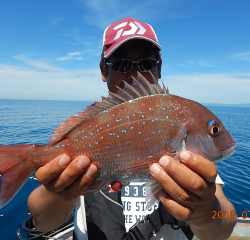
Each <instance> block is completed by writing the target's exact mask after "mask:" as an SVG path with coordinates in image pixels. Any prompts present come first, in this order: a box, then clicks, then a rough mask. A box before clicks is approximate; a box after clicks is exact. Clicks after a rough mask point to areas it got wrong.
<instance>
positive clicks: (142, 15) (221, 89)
mask: <svg viewBox="0 0 250 240" xmlns="http://www.w3.org/2000/svg"><path fill="white" fill-rule="evenodd" d="M249 9H250V1H249V0H207V1H205V0H204V1H201V0H155V1H152V0H150V1H148V0H137V1H131V0H127V1H119V0H117V1H115V0H112V1H111V0H105V1H103V0H92V1H84V0H82V1H81V0H71V1H69V0H67V1H65V0H60V1H59V0H57V1H56V0H54V1H49V0H36V1H31V0H29V1H28V0H22V1H20V0H10V1H0V16H1V21H0V52H1V53H0V84H1V87H0V99H35V100H36V99H37V100H79V101H85V100H88V101H94V100H101V98H100V96H101V95H103V96H107V88H106V85H105V83H103V82H102V80H101V75H100V71H99V61H100V52H101V48H102V35H103V31H104V29H105V28H106V27H107V26H108V25H109V24H111V23H113V22H115V21H118V20H121V19H123V18H125V17H134V18H137V19H139V20H141V21H144V22H147V23H149V24H151V25H152V26H153V28H154V29H155V32H156V34H157V36H158V39H159V43H160V44H161V45H162V47H163V50H162V59H163V68H162V81H163V82H164V84H165V85H166V86H168V87H169V90H170V93H172V94H175V95H180V96H182V97H186V98H190V99H193V100H196V101H198V102H201V103H250V40H249V39H250V14H249Z"/></svg>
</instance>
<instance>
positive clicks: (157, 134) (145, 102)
mask: <svg viewBox="0 0 250 240" xmlns="http://www.w3.org/2000/svg"><path fill="white" fill-rule="evenodd" d="M153 80H154V83H155V84H156V83H157V81H156V80H155V79H153ZM137 82H139V83H140V84H138V83H137ZM157 84H158V83H157ZM141 86H144V87H145V89H149V90H148V92H147V93H145V96H142V97H138V98H136V97H135V99H132V100H128V101H127V100H126V99H124V97H126V94H127V92H126V91H128V92H129V93H133V92H137V93H138V92H140V93H143V91H144V90H143V91H142V89H141ZM157 89H158V90H157ZM157 89H154V87H153V86H151V84H149V83H148V81H147V80H146V79H145V78H143V77H142V76H141V75H140V74H139V73H138V81H137V80H136V81H134V82H133V83H132V86H130V85H129V84H125V87H124V89H119V90H118V92H117V93H116V94H113V93H110V95H109V97H108V98H104V97H103V101H102V102H96V103H95V104H94V105H92V106H88V107H87V109H86V110H84V111H83V112H82V113H80V114H79V115H78V116H72V117H70V118H69V119H67V120H65V121H64V122H63V123H62V124H61V125H60V126H59V127H58V128H57V129H56V130H55V131H54V133H53V134H52V136H51V141H50V142H49V144H48V145H41V146H38V145H32V144H30V145H17V146H0V176H1V179H0V180H1V181H0V184H1V185H0V186H1V188H0V207H3V206H4V205H6V204H7V203H8V202H9V201H10V200H11V199H12V197H13V196H14V195H15V194H16V192H18V191H19V189H20V188H21V187H22V186H23V184H24V183H25V182H26V181H27V179H28V178H29V176H31V175H32V174H33V173H34V172H35V171H36V170H37V169H38V168H39V167H41V166H43V165H45V164H46V163H48V162H49V161H50V160H51V159H54V158H55V157H57V156H59V155H60V154H63V153H66V154H67V155H69V156H70V158H71V159H74V158H75V157H77V156H79V155H81V154H83V155H86V156H88V157H89V158H90V160H91V162H92V163H93V164H95V165H96V166H97V168H98V173H97V176H96V178H95V180H94V181H93V183H92V184H91V189H90V190H93V189H95V190H99V189H100V188H101V187H102V186H103V185H104V184H107V183H110V182H111V181H120V182H121V183H123V184H127V183H128V182H130V181H131V180H135V179H151V178H152V177H151V175H150V173H149V170H148V168H149V166H150V165H151V164H152V163H154V162H158V161H159V158H160V157H161V156H163V155H170V156H172V157H175V158H177V159H178V153H179V152H180V151H181V150H182V149H187V150H189V151H193V152H195V153H199V154H201V155H202V156H203V157H206V158H207V159H209V160H211V161H214V162H216V161H220V160H223V159H224V158H226V157H229V156H230V155H232V154H233V152H234V148H235V142H234V140H233V138H232V137H231V135H230V134H229V133H228V131H227V130H226V129H225V127H224V125H223V124H222V122H221V121H220V120H219V119H218V118H217V117H216V116H215V115H214V114H213V113H212V112H210V111H209V110H208V109H207V108H205V107H204V106H202V105H200V104H199V103H196V102H194V101H191V100H188V99H184V98H181V97H178V96H174V95H170V94H169V93H168V91H167V90H166V89H165V88H163V89H162V88H161V87H160V85H159V86H158V87H157ZM145 91H146V90H145ZM155 92H157V94H155ZM135 95H136V94H135ZM137 95H138V94H137ZM121 96H122V97H121ZM149 188H150V189H151V192H152V194H151V193H150V194H148V195H147V196H149V199H147V200H149V202H150V204H153V202H154V200H155V199H154V197H157V196H158V195H157V194H158V192H159V190H160V189H161V188H160V187H159V184H157V183H156V182H153V181H150V182H149V184H148V185H147V189H149ZM10 189H11V190H10ZM147 192H149V191H147ZM152 196H153V197H152Z"/></svg>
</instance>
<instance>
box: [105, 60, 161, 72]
mask: <svg viewBox="0 0 250 240" xmlns="http://www.w3.org/2000/svg"><path fill="white" fill-rule="evenodd" d="M135 63H136V64H137V67H138V69H139V70H140V71H141V72H151V71H153V70H154V69H155V67H156V65H157V64H158V63H159V61H157V60H156V59H153V58H145V59H141V60H139V61H138V62H137V61H132V60H129V59H118V60H115V61H114V62H110V63H109V62H106V65H107V66H112V68H113V69H114V70H115V71H116V72H119V73H127V72H129V71H131V69H132V68H133V65H134V64H135Z"/></svg>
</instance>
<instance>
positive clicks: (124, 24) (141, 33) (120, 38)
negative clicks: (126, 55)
mask: <svg viewBox="0 0 250 240" xmlns="http://www.w3.org/2000/svg"><path fill="white" fill-rule="evenodd" d="M131 39H143V40H146V41H149V42H151V43H152V44H154V45H155V46H156V47H157V48H158V49H159V51H160V50H162V47H161V45H160V44H159V43H158V39H157V36H156V34H155V31H154V29H153V28H152V26H151V25H149V24H147V23H144V22H141V21H139V20H137V19H135V18H124V19H123V20H121V21H118V22H115V23H113V24H111V25H109V26H108V27H107V28H106V29H105V31H104V34H103V48H102V54H104V57H105V58H108V57H109V56H110V55H111V54H112V53H113V52H114V51H115V50H116V49H117V48H119V47H120V46H121V45H122V44H123V43H125V42H127V41H128V40H131Z"/></svg>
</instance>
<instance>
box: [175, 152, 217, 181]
mask: <svg viewBox="0 0 250 240" xmlns="http://www.w3.org/2000/svg"><path fill="white" fill-rule="evenodd" d="M180 160H181V162H182V163H183V164H185V165H186V166H187V167H189V168H191V169H192V170H194V171H195V172H197V173H198V174H199V175H201V176H202V178H203V179H205V180H206V181H207V182H209V183H214V182H215V179H216V176H217V173H218V170H217V168H216V166H215V165H214V163H213V162H211V161H209V160H207V159H205V158H204V157H202V156H200V155H197V154H195V153H191V152H188V151H181V152H180Z"/></svg>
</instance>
